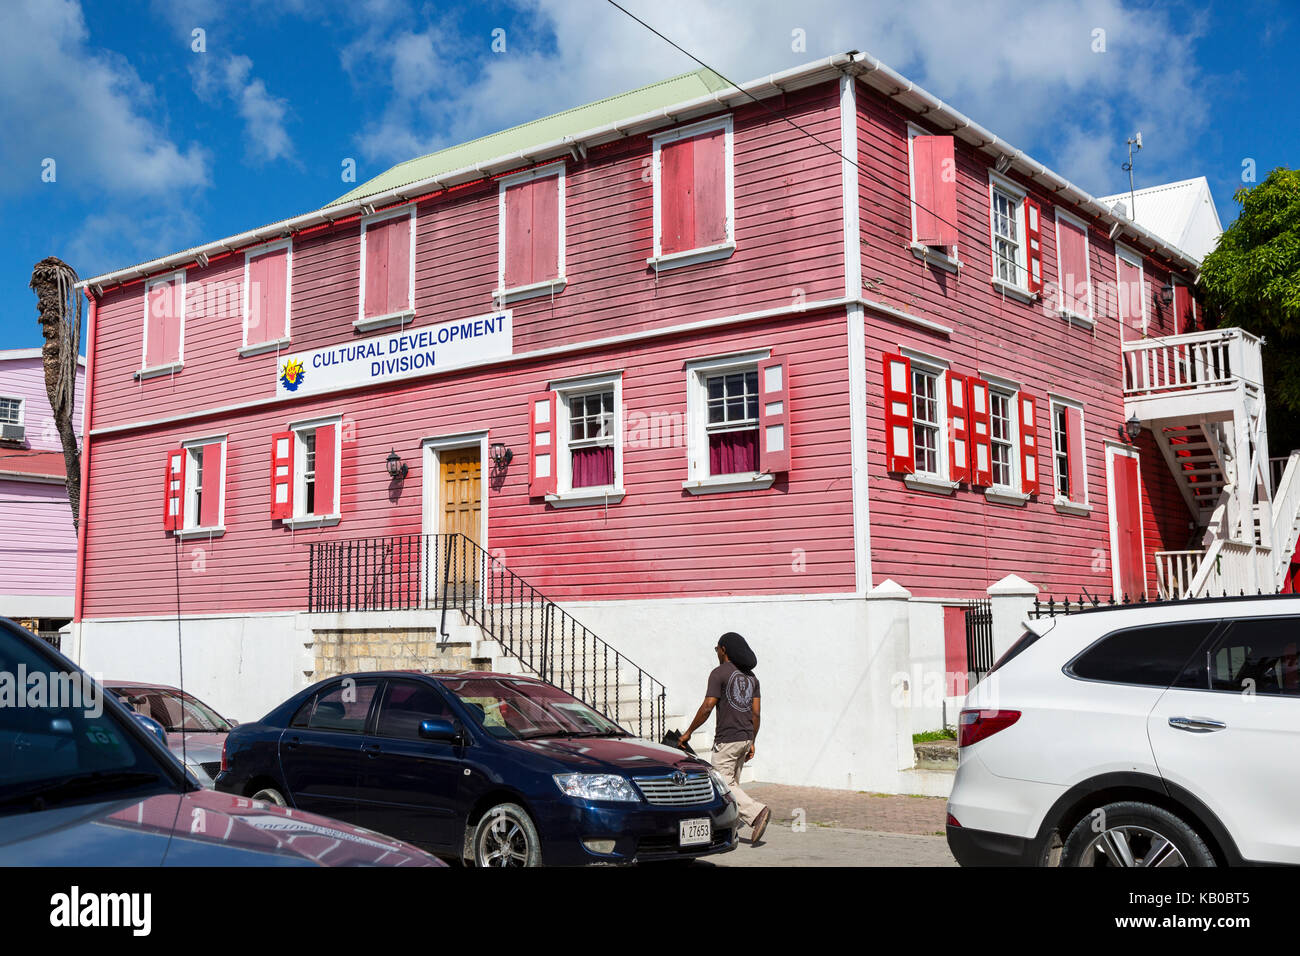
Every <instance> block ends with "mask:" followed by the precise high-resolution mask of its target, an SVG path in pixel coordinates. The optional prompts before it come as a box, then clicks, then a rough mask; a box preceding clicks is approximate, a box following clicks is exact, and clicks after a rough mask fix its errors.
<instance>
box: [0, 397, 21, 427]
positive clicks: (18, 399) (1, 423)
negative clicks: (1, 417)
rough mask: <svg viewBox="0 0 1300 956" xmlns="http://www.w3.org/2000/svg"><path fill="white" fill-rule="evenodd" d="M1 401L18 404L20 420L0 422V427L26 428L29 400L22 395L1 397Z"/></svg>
mask: <svg viewBox="0 0 1300 956" xmlns="http://www.w3.org/2000/svg"><path fill="white" fill-rule="evenodd" d="M0 401H5V402H17V403H18V420H17V421H16V422H0V425H21V426H23V427H24V428H25V427H26V425H27V399H25V398H23V397H22V396H20V395H0Z"/></svg>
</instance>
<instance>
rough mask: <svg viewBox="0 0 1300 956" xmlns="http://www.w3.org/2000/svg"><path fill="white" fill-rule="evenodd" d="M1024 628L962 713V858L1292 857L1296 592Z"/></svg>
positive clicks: (1084, 615) (1297, 766)
mask: <svg viewBox="0 0 1300 956" xmlns="http://www.w3.org/2000/svg"><path fill="white" fill-rule="evenodd" d="M1029 627H1030V629H1029V630H1028V631H1027V632H1026V633H1025V634H1024V636H1023V637H1021V638H1020V640H1019V641H1018V642H1017V643H1016V644H1015V645H1013V646H1012V647H1011V649H1010V650H1008V651H1007V653H1006V654H1004V655H1003V657H1002V659H1001V660H999V661H998V663H997V664H995V665H994V667H993V670H991V671H990V672H989V674H988V675H987V676H986V677H985V679H984V680H982V681H981V682H980V683H979V684H978V685H977V686H976V687H975V688H974V689H973V690H972V691H971V692H970V694H969V696H968V697H967V698H966V709H964V710H963V711H962V712H961V721H960V740H959V745H960V750H959V753H960V763H959V766H958V769H957V778H956V780H955V781H954V784H953V790H952V796H951V797H950V798H949V800H948V846H949V847H950V848H951V850H952V853H953V856H955V857H956V858H957V861H958V862H959V863H961V864H962V865H964V866H979V865H1006V864H1013V865H1015V864H1020V865H1030V866H1033V865H1049V866H1051V865H1058V864H1059V865H1063V866H1215V865H1230V864H1241V863H1248V862H1249V863H1293V864H1294V863H1300V812H1297V810H1296V800H1297V797H1298V796H1300V654H1297V644H1298V643H1300V596H1291V595H1286V596H1269V597H1251V598H1226V599H1218V600H1207V601H1189V602H1174V603H1167V604H1151V605H1138V606H1128V607H1116V608H1097V609H1095V610H1086V611H1081V612H1077V613H1074V614H1070V615H1066V616H1059V617H1054V618H1043V619H1039V620H1037V621H1031V622H1029Z"/></svg>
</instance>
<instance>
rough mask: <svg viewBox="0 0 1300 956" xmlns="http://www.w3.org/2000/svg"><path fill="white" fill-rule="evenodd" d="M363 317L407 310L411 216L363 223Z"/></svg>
mask: <svg viewBox="0 0 1300 956" xmlns="http://www.w3.org/2000/svg"><path fill="white" fill-rule="evenodd" d="M365 249H366V258H365V271H366V278H365V288H364V290H363V295H364V296H365V308H364V312H363V314H364V316H365V317H366V318H368V319H371V318H376V317H378V316H384V315H392V314H394V313H398V312H409V311H410V309H411V216H410V215H409V214H408V213H402V214H400V215H397V216H393V217H391V218H389V219H381V220H379V221H378V222H371V223H367V224H366V241H365Z"/></svg>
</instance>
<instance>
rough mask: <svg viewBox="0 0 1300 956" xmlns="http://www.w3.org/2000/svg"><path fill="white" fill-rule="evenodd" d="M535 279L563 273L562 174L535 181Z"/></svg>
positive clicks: (533, 258) (540, 280)
mask: <svg viewBox="0 0 1300 956" xmlns="http://www.w3.org/2000/svg"><path fill="white" fill-rule="evenodd" d="M532 187H533V188H532V198H533V203H532V205H533V237H532V239H533V248H532V260H533V266H532V280H531V281H533V282H545V281H546V280H547V279H555V278H557V277H558V276H559V274H560V177H559V175H558V174H556V175H554V176H541V177H539V178H537V179H534V180H533V182H532Z"/></svg>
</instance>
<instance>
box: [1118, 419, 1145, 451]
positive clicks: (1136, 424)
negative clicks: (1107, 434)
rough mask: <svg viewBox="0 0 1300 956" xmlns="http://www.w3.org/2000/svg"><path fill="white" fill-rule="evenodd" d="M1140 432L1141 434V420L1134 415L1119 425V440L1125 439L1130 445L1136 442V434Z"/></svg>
mask: <svg viewBox="0 0 1300 956" xmlns="http://www.w3.org/2000/svg"><path fill="white" fill-rule="evenodd" d="M1141 434H1142V422H1141V421H1140V420H1139V419H1138V417H1137V415H1134V416H1133V417H1132V418H1130V419H1129V420H1128V421H1126V422H1125V423H1124V424H1123V425H1120V426H1119V437H1120V440H1121V441H1125V440H1127V441H1128V443H1129V444H1130V445H1131V444H1133V443H1134V442H1136V441H1137V440H1138V436H1139V435H1141Z"/></svg>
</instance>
